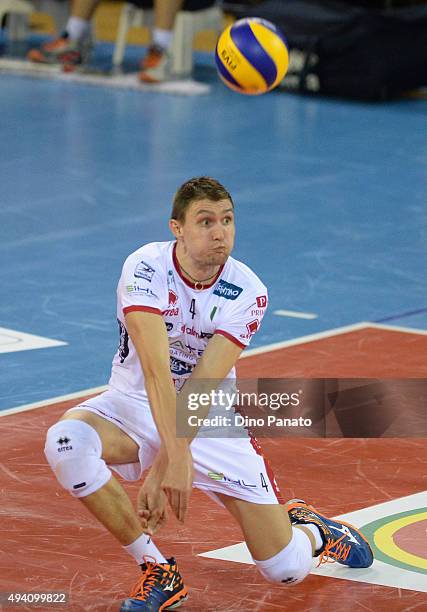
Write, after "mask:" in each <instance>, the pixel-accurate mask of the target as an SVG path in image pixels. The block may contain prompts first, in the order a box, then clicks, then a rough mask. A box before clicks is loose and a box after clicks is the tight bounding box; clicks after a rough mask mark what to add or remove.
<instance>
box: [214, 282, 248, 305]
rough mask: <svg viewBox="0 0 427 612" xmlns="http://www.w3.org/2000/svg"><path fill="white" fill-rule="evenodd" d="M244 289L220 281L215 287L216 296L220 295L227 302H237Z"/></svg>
mask: <svg viewBox="0 0 427 612" xmlns="http://www.w3.org/2000/svg"><path fill="white" fill-rule="evenodd" d="M242 291H243V289H242V288H241V287H238V286H237V285H233V284H232V283H227V282H226V281H225V280H222V279H221V280H220V281H219V283H218V284H217V286H216V287H215V291H214V295H219V296H220V297H223V298H225V299H226V300H236V299H237V298H238V297H239V295H240V294H241V293H242Z"/></svg>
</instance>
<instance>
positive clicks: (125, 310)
mask: <svg viewBox="0 0 427 612" xmlns="http://www.w3.org/2000/svg"><path fill="white" fill-rule="evenodd" d="M138 310H139V311H140V312H151V313H153V314H159V315H160V316H161V314H162V313H161V311H160V310H159V309H158V308H152V307H151V306H126V307H125V308H123V314H125V315H127V313H128V312H136V311H138Z"/></svg>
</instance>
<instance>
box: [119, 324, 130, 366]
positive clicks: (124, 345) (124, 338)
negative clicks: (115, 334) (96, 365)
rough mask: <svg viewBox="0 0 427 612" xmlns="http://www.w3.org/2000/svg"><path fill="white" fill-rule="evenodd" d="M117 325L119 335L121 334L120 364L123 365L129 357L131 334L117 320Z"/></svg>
mask: <svg viewBox="0 0 427 612" xmlns="http://www.w3.org/2000/svg"><path fill="white" fill-rule="evenodd" d="M117 323H118V324H119V334H120V343H119V349H118V350H119V357H120V363H123V362H124V360H125V359H126V357H127V356H128V355H129V334H128V332H127V329H126V327H125V326H124V325H123V323H122V322H121V321H120V319H117Z"/></svg>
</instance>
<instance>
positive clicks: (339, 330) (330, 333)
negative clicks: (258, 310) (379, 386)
mask: <svg viewBox="0 0 427 612" xmlns="http://www.w3.org/2000/svg"><path fill="white" fill-rule="evenodd" d="M369 327H371V328H372V327H373V328H377V329H384V330H386V331H399V332H404V333H410V334H422V335H427V331H425V330H421V329H420V330H417V329H411V328H409V327H394V326H392V325H382V324H379V323H369V322H366V321H365V322H361V323H353V324H352V325H345V326H343V327H336V328H334V329H329V330H327V331H324V332H319V333H317V334H309V335H307V336H300V337H299V338H293V339H292V340H285V341H283V342H274V343H272V344H266V345H265V346H260V347H258V348H254V349H249V350H248V351H244V353H243V354H242V355H241V356H240V359H244V358H245V357H251V356H252V355H260V354H262V353H268V352H270V351H276V350H279V349H282V348H286V347H288V346H298V345H299V344H306V343H308V342H314V341H316V340H322V339H323V338H332V337H334V336H339V335H341V334H347V333H350V332H353V331H358V330H361V329H366V328H369ZM107 388H108V387H107V385H104V386H102V387H93V388H92V389H84V390H82V391H77V392H76V393H69V394H68V395H59V396H58V397H53V398H51V399H47V400H45V401H41V402H35V403H32V404H25V405H23V406H17V407H16V408H8V409H6V410H0V417H2V416H7V415H9V414H16V413H19V412H25V411H26V410H34V409H35V408H42V407H43V406H49V405H50V404H56V403H59V402H65V401H67V400H69V399H78V398H79V397H86V396H87V395H93V394H95V393H102V392H103V391H106V390H107Z"/></svg>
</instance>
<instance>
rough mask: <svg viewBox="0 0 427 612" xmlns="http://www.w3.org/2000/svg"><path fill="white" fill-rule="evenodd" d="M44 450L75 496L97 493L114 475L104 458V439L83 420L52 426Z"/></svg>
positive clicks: (63, 422)
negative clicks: (102, 440)
mask: <svg viewBox="0 0 427 612" xmlns="http://www.w3.org/2000/svg"><path fill="white" fill-rule="evenodd" d="M44 452H45V455H46V459H47V461H48V463H49V465H50V466H51V468H52V470H53V472H54V474H55V476H56V478H57V480H58V482H59V483H60V484H61V485H62V486H63V487H64V489H67V490H68V491H69V492H70V493H71V494H72V495H74V497H86V496H87V495H90V494H91V493H95V491H97V490H98V489H100V488H101V487H103V486H104V485H105V484H106V483H107V482H108V481H109V479H110V477H111V471H110V470H109V468H108V467H107V465H106V463H105V461H104V460H103V459H102V458H101V454H102V443H101V439H100V437H99V435H98V433H97V432H96V430H95V429H94V428H93V427H91V426H90V425H88V423H85V422H84V421H80V420H78V419H65V420H63V421H59V422H58V423H56V424H55V425H52V427H50V429H48V432H47V435H46V444H45V449H44Z"/></svg>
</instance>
